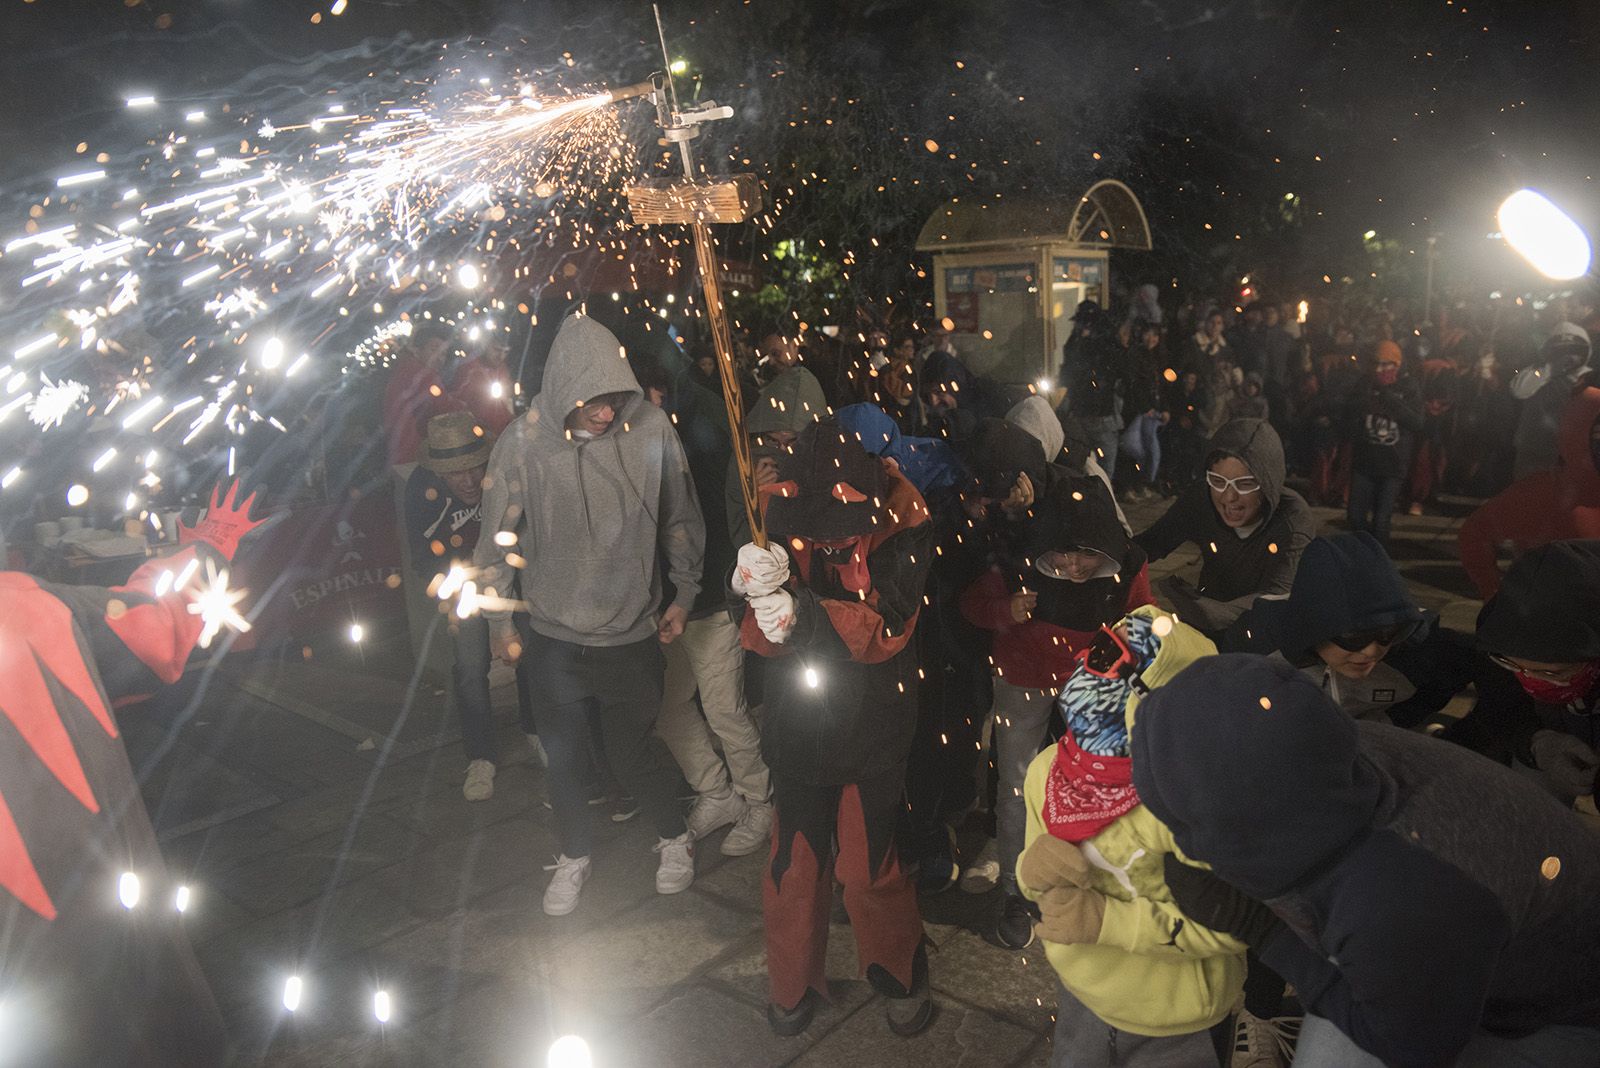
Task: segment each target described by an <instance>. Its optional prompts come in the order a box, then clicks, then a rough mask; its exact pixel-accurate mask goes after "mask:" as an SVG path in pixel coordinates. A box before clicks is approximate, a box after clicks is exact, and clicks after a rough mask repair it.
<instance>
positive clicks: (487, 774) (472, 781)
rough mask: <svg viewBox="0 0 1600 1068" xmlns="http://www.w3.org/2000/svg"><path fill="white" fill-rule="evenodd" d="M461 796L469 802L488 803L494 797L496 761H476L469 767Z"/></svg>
mask: <svg viewBox="0 0 1600 1068" xmlns="http://www.w3.org/2000/svg"><path fill="white" fill-rule="evenodd" d="M461 796H462V797H465V798H466V799H467V800H468V801H487V800H489V798H491V797H493V796H494V761H492V760H474V761H473V762H472V763H470V764H468V765H467V781H466V784H465V785H464V786H462V787H461Z"/></svg>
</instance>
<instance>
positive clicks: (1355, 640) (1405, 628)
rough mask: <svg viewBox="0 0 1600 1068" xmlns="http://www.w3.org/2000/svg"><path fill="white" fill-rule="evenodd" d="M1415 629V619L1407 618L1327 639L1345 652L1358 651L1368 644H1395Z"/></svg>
mask: <svg viewBox="0 0 1600 1068" xmlns="http://www.w3.org/2000/svg"><path fill="white" fill-rule="evenodd" d="M1416 629H1417V623H1416V620H1409V621H1407V622H1405V623H1393V624H1390V625H1389V626H1387V627H1370V628H1368V629H1366V630H1353V631H1350V632H1349V633H1348V634H1341V635H1339V636H1338V637H1336V638H1331V639H1329V640H1330V641H1332V642H1333V644H1335V645H1337V646H1338V647H1339V648H1341V649H1343V650H1344V651H1345V652H1347V653H1359V652H1360V651H1361V650H1363V649H1365V648H1366V647H1367V646H1369V645H1383V646H1389V645H1397V644H1399V643H1400V642H1403V641H1405V640H1406V639H1407V638H1409V637H1411V635H1412V634H1414V633H1415V632H1416Z"/></svg>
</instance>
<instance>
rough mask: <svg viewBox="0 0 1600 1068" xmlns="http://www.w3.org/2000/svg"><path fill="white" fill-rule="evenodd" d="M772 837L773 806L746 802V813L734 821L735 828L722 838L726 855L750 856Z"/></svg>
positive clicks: (723, 853) (723, 850)
mask: <svg viewBox="0 0 1600 1068" xmlns="http://www.w3.org/2000/svg"><path fill="white" fill-rule="evenodd" d="M771 838H772V806H771V805H770V804H763V805H752V804H749V803H748V802H746V804H745V806H744V813H743V814H742V815H740V817H739V818H738V819H737V820H735V821H734V824H733V830H731V831H729V832H728V837H726V838H724V839H723V840H722V855H723V856H725V857H744V856H749V855H750V854H751V853H754V852H755V851H756V850H758V849H761V848H763V847H765V846H766V845H767V843H768V842H769V841H770V840H771Z"/></svg>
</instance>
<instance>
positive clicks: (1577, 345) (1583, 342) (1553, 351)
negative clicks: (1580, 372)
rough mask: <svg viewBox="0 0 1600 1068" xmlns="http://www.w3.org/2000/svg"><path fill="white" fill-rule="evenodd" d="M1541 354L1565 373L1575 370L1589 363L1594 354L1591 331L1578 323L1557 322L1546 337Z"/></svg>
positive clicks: (1540, 349)
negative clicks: (1590, 339) (1590, 338)
mask: <svg viewBox="0 0 1600 1068" xmlns="http://www.w3.org/2000/svg"><path fill="white" fill-rule="evenodd" d="M1539 354H1540V355H1541V356H1543V357H1545V358H1546V359H1548V360H1549V361H1550V362H1551V363H1552V364H1554V365H1555V367H1556V369H1557V370H1558V371H1560V372H1561V373H1563V374H1567V373H1570V372H1572V371H1575V370H1577V369H1578V368H1580V367H1583V366H1585V365H1586V364H1588V362H1589V357H1590V355H1591V354H1592V349H1591V347H1590V343H1589V331H1587V330H1585V329H1584V328H1583V327H1581V326H1579V325H1578V324H1577V323H1557V324H1556V325H1555V329H1553V330H1551V331H1550V336H1549V337H1547V338H1545V339H1544V344H1543V345H1541V346H1540V348H1539Z"/></svg>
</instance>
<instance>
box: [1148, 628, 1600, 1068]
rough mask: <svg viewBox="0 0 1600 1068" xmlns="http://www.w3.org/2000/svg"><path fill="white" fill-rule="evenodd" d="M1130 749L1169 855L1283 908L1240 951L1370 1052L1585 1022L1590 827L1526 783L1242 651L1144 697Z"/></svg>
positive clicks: (1393, 1053)
mask: <svg viewBox="0 0 1600 1068" xmlns="http://www.w3.org/2000/svg"><path fill="white" fill-rule="evenodd" d="M1132 748H1133V782H1134V786H1135V787H1136V788H1137V789H1138V791H1139V797H1140V799H1141V800H1143V802H1144V804H1145V805H1146V806H1147V807H1148V808H1149V810H1150V811H1151V813H1152V814H1154V815H1155V816H1156V817H1157V818H1158V819H1160V820H1161V821H1162V822H1163V823H1164V824H1166V825H1167V827H1168V828H1170V829H1171V831H1172V835H1173V839H1174V841H1176V842H1177V844H1178V846H1179V848H1180V849H1182V850H1183V852H1184V854H1185V855H1186V856H1188V857H1192V858H1194V859H1195V860H1199V861H1204V862H1205V863H1207V864H1210V865H1211V866H1212V868H1213V870H1214V871H1215V872H1216V874H1217V875H1218V876H1220V877H1221V878H1223V879H1225V880H1227V881H1228V882H1229V883H1231V884H1233V885H1234V886H1236V887H1238V888H1239V889H1240V890H1242V891H1243V892H1245V893H1246V894H1249V895H1251V896H1252V897H1255V898H1257V899H1260V900H1262V901H1264V902H1266V903H1267V905H1268V906H1269V907H1270V908H1271V909H1272V910H1273V912H1274V913H1276V914H1277V916H1278V918H1279V919H1281V920H1282V921H1283V923H1284V925H1285V926H1284V927H1281V928H1278V929H1277V930H1276V931H1275V932H1274V933H1273V934H1272V935H1270V936H1269V937H1267V938H1266V939H1264V940H1263V942H1262V944H1260V945H1257V946H1255V947H1254V949H1255V950H1256V953H1257V954H1258V955H1259V956H1260V957H1261V959H1262V960H1263V961H1264V962H1265V963H1266V964H1267V965H1268V966H1269V967H1271V968H1272V969H1273V970H1274V971H1277V972H1278V973H1279V974H1281V975H1282V976H1283V977H1284V978H1285V979H1286V980H1288V981H1289V982H1290V983H1293V984H1294V986H1295V988H1296V989H1297V991H1298V992H1299V995H1300V998H1301V1000H1302V1002H1303V1003H1304V1004H1305V1006H1306V1008H1307V1010H1308V1011H1309V1012H1312V1013H1315V1014H1316V1015H1318V1016H1321V1017H1323V1018H1325V1019H1327V1020H1329V1021H1330V1022H1332V1023H1333V1024H1334V1025H1335V1026H1337V1027H1338V1028H1339V1029H1340V1030H1341V1031H1343V1032H1344V1033H1345V1034H1346V1035H1348V1036H1349V1037H1350V1038H1351V1039H1352V1040H1354V1041H1355V1042H1356V1044H1357V1045H1359V1046H1361V1047H1362V1048H1363V1049H1365V1050H1366V1051H1367V1052H1369V1053H1371V1054H1373V1055H1374V1056H1376V1057H1378V1058H1379V1059H1381V1060H1382V1061H1383V1062H1384V1063H1385V1064H1388V1065H1392V1066H1397V1068H1413V1066H1415V1068H1435V1066H1439V1065H1447V1064H1451V1063H1453V1062H1454V1058H1455V1057H1456V1056H1457V1054H1458V1053H1459V1052H1460V1050H1461V1049H1462V1048H1463V1047H1464V1046H1465V1044H1466V1043H1467V1042H1468V1041H1469V1040H1470V1039H1471V1037H1472V1036H1473V1034H1475V1033H1476V1032H1477V1031H1478V1030H1479V1029H1483V1030H1488V1031H1491V1032H1496V1033H1501V1034H1512V1035H1515V1034H1526V1033H1529V1032H1531V1031H1535V1030H1537V1029H1539V1028H1540V1027H1543V1026H1546V1025H1551V1024H1572V1025H1578V1026H1584V1027H1600V908H1597V907H1596V901H1597V900H1600V835H1596V834H1595V832H1594V831H1593V830H1591V829H1590V828H1588V827H1587V826H1585V825H1584V824H1583V823H1582V822H1581V821H1580V819H1579V817H1578V816H1577V815H1576V814H1574V813H1573V812H1572V811H1570V810H1568V809H1565V808H1563V807H1562V806H1561V805H1560V804H1559V803H1558V802H1557V801H1556V800H1555V799H1554V798H1552V797H1550V796H1549V795H1547V794H1546V793H1544V791H1543V790H1541V789H1540V788H1539V786H1538V785H1536V784H1534V783H1532V782H1529V781H1527V780H1525V779H1523V778H1521V777H1519V776H1518V775H1517V774H1516V773H1514V772H1512V771H1511V770H1509V769H1507V768H1504V767H1501V766H1500V765H1498V764H1494V763H1492V762H1491V761H1489V760H1486V759H1485V758H1483V757H1480V756H1478V755H1477V754H1475V753H1471V752H1469V751H1467V750H1465V749H1463V748H1461V747H1459V746H1454V745H1451V744H1449V743H1447V742H1442V741H1440V740H1438V739H1436V738H1430V737H1428V736H1426V735H1421V734H1412V733H1409V732H1406V731H1401V730H1397V729H1396V728H1393V727H1389V726H1385V725H1381V724H1374V723H1357V722H1355V721H1353V720H1351V719H1350V718H1349V717H1348V716H1346V715H1344V714H1343V713H1342V712H1341V711H1340V710H1339V709H1338V708H1337V707H1336V706H1335V705H1333V703H1332V702H1330V701H1329V700H1328V698H1327V697H1326V696H1325V695H1324V694H1323V693H1322V692H1321V691H1320V690H1319V689H1318V688H1317V687H1316V685H1315V684H1314V683H1312V682H1311V681H1309V680H1308V679H1306V677H1305V676H1304V675H1303V674H1301V673H1300V672H1298V671H1296V670H1295V669H1294V668H1292V667H1291V666H1289V665H1288V664H1285V663H1282V662H1281V661H1278V660H1275V659H1268V658H1266V657H1260V656H1250V655H1244V654H1230V655H1225V656H1216V657H1208V658H1206V659H1204V660H1200V661H1197V662H1196V663H1194V664H1192V665H1190V666H1189V667H1188V668H1186V669H1184V671H1182V672H1181V673H1179V674H1178V676H1177V677H1176V678H1174V679H1172V680H1171V681H1170V682H1168V683H1167V684H1166V685H1165V686H1163V687H1160V688H1159V689H1157V690H1155V691H1154V692H1152V693H1151V695H1150V696H1149V697H1147V698H1145V699H1144V701H1143V702H1141V704H1140V706H1139V717H1138V720H1137V722H1136V723H1135V724H1134V728H1133V747H1132Z"/></svg>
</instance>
